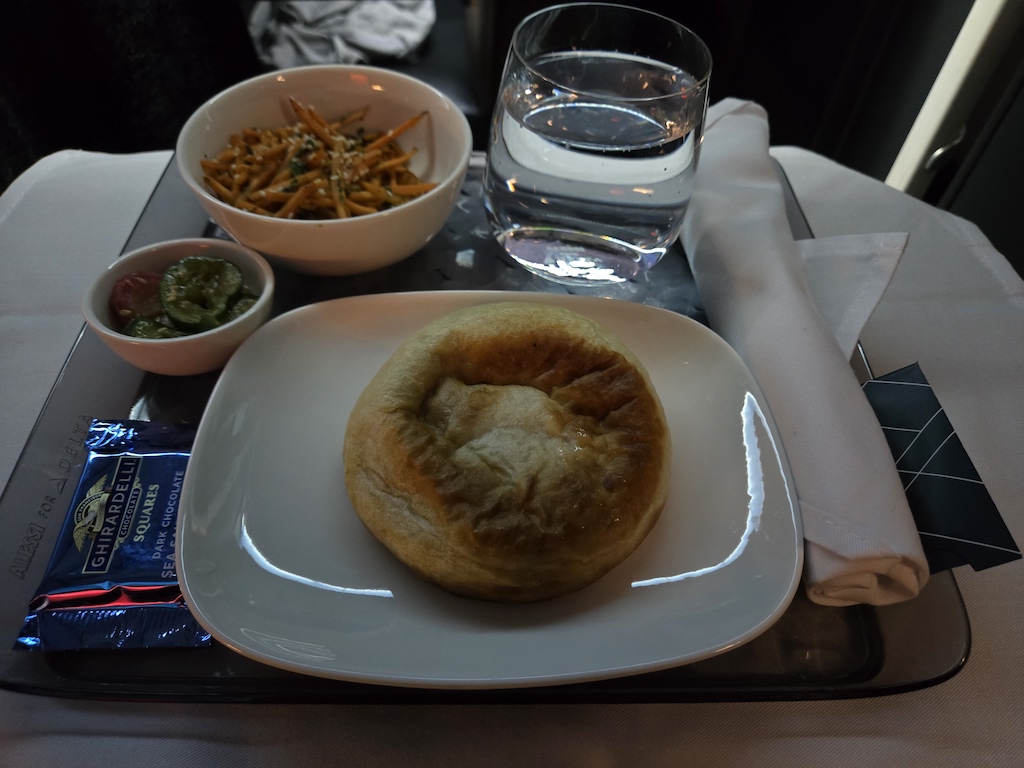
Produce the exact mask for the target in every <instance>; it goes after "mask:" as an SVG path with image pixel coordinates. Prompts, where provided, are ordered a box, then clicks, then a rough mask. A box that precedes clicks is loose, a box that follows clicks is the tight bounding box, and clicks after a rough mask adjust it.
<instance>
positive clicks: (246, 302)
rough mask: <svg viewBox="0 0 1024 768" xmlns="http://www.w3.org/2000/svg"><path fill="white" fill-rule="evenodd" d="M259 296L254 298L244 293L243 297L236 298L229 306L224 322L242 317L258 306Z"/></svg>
mask: <svg viewBox="0 0 1024 768" xmlns="http://www.w3.org/2000/svg"><path fill="white" fill-rule="evenodd" d="M258 298H259V297H258V296H253V295H252V294H251V293H243V294H242V295H241V296H237V297H235V299H234V300H233V301H232V302H231V304H230V306H228V311H227V314H226V315H225V316H224V322H225V323H226V322H229V321H231V320H234V319H235V318H236V317H241V316H242V315H244V314H245V313H246V312H248V311H249V310H250V309H252V308H253V306H255V304H256V299H258Z"/></svg>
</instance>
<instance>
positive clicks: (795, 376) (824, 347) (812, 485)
mask: <svg viewBox="0 0 1024 768" xmlns="http://www.w3.org/2000/svg"><path fill="white" fill-rule="evenodd" d="M905 237H906V236H905V235H903V234H897V235H889V236H886V235H877V236H866V239H864V238H863V237H859V236H858V237H853V238H830V239H828V240H817V241H802V242H801V243H800V244H799V245H798V244H797V243H796V242H795V241H794V239H793V236H792V232H791V230H790V228H789V224H788V221H787V219H786V215H785V204H784V198H783V194H782V187H781V182H780V180H779V177H778V175H777V173H776V171H775V169H774V167H773V166H772V163H771V159H770V157H769V154H768V117H767V114H766V113H765V111H764V110H763V109H762V108H761V107H760V106H758V105H756V104H753V103H751V102H744V101H739V100H736V99H727V100H725V101H722V102H719V103H718V104H716V105H714V106H713V107H712V108H711V109H710V110H709V112H708V121H707V127H706V129H705V137H704V143H703V146H702V148H701V155H700V162H699V165H698V168H697V181H696V187H695V190H694V194H693V199H692V201H691V203H690V208H689V211H688V212H687V215H686V221H685V223H684V225H683V231H682V234H681V238H682V242H683V245H684V248H685V250H686V252H687V255H688V258H689V260H690V266H691V268H692V270H693V274H694V278H695V280H696V282H697V287H698V290H699V292H700V295H701V298H702V300H703V304H704V309H705V311H706V312H707V316H708V322H709V324H710V325H711V327H712V328H713V329H714V330H715V331H716V332H717V333H718V334H719V335H721V336H722V337H723V338H724V339H725V340H726V341H728V342H729V344H731V345H732V346H733V348H734V349H735V350H736V351H737V352H738V353H739V355H740V356H741V357H742V358H743V359H744V361H745V362H746V364H747V366H748V367H749V368H750V369H751V371H752V372H753V374H754V376H755V377H756V378H757V381H758V383H759V385H760V387H761V389H762V391H763V392H764V395H765V398H766V399H767V401H768V406H769V408H770V409H771V413H772V415H773V417H774V419H775V422H776V424H777V425H778V429H779V433H780V436H781V439H782V443H783V446H784V447H785V451H786V455H787V457H788V459H789V463H790V467H791V469H792V472H793V478H794V482H795V483H796V491H797V497H798V499H799V504H800V512H801V516H802V518H803V528H804V539H805V567H804V584H805V588H806V590H807V594H808V596H809V597H810V599H811V600H813V601H814V602H816V603H820V604H823V605H835V606H841V605H852V604H855V603H869V604H872V605H886V604H889V603H894V602H899V601H902V600H907V599H910V598H912V597H914V596H916V595H917V593H918V592H919V591H920V589H921V588H922V587H923V586H924V584H925V583H926V581H927V579H928V564H927V561H926V560H925V557H924V553H923V551H922V548H921V541H920V538H919V536H918V534H917V530H916V527H915V525H914V520H913V516H912V515H911V512H910V509H909V507H908V505H907V500H906V496H905V495H904V492H903V487H902V485H901V483H900V480H899V476H898V473H897V471H896V467H895V464H894V462H893V459H892V454H891V452H890V450H889V447H888V444H887V443H886V440H885V437H884V435H883V434H882V430H881V427H879V425H878V421H877V419H876V418H875V416H874V413H873V412H872V410H871V407H870V405H869V404H868V402H867V400H866V399H865V397H864V394H863V392H862V391H861V388H860V386H859V384H858V382H857V379H856V376H855V375H854V373H853V370H852V368H851V367H850V363H849V359H850V352H851V351H852V347H853V345H854V344H855V343H856V338H857V334H859V332H860V330H861V328H862V327H863V324H864V322H866V320H867V318H868V316H869V315H870V313H871V311H872V310H873V308H874V306H875V304H877V302H878V300H879V299H880V298H881V295H882V292H883V291H884V289H885V286H886V285H887V284H888V280H889V278H890V277H891V275H892V271H893V270H894V269H895V264H896V260H897V259H898V256H899V254H900V253H902V245H900V239H901V238H902V240H903V241H904V242H905ZM844 253H845V256H844V255H843V254H844ZM805 267H806V270H807V274H805ZM808 275H811V276H812V277H811V279H809V278H808ZM811 285H814V286H815V294H817V298H818V300H819V301H821V302H822V303H823V305H825V308H826V310H827V316H828V318H829V320H830V321H831V322H832V324H833V326H834V327H835V329H836V331H838V332H839V333H840V334H841V336H842V339H841V341H838V342H837V338H836V335H835V333H834V332H833V331H832V330H831V329H830V328H829V327H828V324H827V323H826V319H825V317H824V316H823V313H822V312H820V311H819V309H818V307H817V306H816V304H815V296H814V294H812V291H811V287H810V286H811ZM826 297H827V298H826ZM833 302H835V304H833ZM841 345H842V346H841ZM844 347H846V349H844Z"/></svg>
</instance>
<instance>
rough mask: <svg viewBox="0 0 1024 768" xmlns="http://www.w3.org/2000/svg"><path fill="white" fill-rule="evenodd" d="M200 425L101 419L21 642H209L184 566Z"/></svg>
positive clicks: (55, 645) (58, 646)
mask: <svg viewBox="0 0 1024 768" xmlns="http://www.w3.org/2000/svg"><path fill="white" fill-rule="evenodd" d="M195 434H196V428H195V426H192V425H185V424H161V423H158V422H150V421H100V420H96V421H93V423H92V425H91V427H90V430H89V436H88V438H87V440H86V443H85V445H86V447H87V448H88V457H87V459H86V462H85V468H84V470H83V472H82V478H81V480H79V483H78V487H77V489H76V490H75V496H74V499H73V500H72V503H71V509H70V510H69V511H68V515H67V519H66V520H65V521H64V526H63V528H62V529H61V532H60V536H59V538H58V539H57V544H56V547H55V549H54V552H53V556H52V557H51V558H50V563H49V565H48V566H47V569H46V576H45V577H44V578H43V581H42V583H41V584H40V585H39V589H38V590H37V591H36V596H35V597H34V598H33V599H32V601H31V603H30V604H29V607H28V608H29V612H28V615H27V616H26V618H25V624H24V626H23V627H22V630H21V633H20V634H19V636H18V639H17V641H16V643H15V648H25V649H35V650H43V651H62V650H75V649H86V648H89V649H100V648H181V647H189V646H201V645H208V644H209V643H210V635H209V633H208V632H206V630H204V629H203V628H202V627H201V626H199V624H198V622H196V620H195V619H194V618H193V617H192V614H191V613H189V611H188V608H187V607H186V606H185V603H184V600H183V598H182V594H181V589H180V588H179V586H178V579H177V575H176V573H175V569H174V539H175V526H176V522H177V517H178V499H179V497H180V495H181V484H182V481H183V479H184V477H185V467H186V465H187V464H188V458H189V453H190V451H191V449H192V442H193V440H194V439H195Z"/></svg>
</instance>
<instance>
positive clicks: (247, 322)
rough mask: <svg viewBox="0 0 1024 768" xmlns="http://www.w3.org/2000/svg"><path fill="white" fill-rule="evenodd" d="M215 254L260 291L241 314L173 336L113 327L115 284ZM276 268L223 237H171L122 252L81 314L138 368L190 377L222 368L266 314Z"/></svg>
mask: <svg viewBox="0 0 1024 768" xmlns="http://www.w3.org/2000/svg"><path fill="white" fill-rule="evenodd" d="M195 254H203V255H207V256H218V257H220V258H222V259H227V260H228V261H230V262H232V263H233V264H235V265H236V266H237V267H238V268H239V269H240V270H242V279H243V284H244V285H245V287H246V289H247V290H249V291H251V292H252V293H255V294H258V295H259V299H258V300H257V301H256V304H255V305H254V306H253V307H252V308H251V309H250V310H249V311H248V312H246V313H245V314H244V315H242V316H241V317H238V318H236V319H234V320H232V321H231V322H229V323H225V324H224V325H222V326H220V327H219V328H214V329H213V330H212V331H204V332H202V333H196V334H192V335H190V336H181V337H178V338H173V339H137V338H134V337H132V336H125V335H124V334H123V333H119V332H118V331H117V330H116V327H117V326H116V325H115V323H114V318H113V313H112V312H111V310H110V293H111V291H112V290H113V288H114V285H115V284H116V283H117V281H118V280H120V279H121V278H122V277H124V276H125V275H129V274H131V273H132V272H163V271H164V270H165V269H166V268H167V267H169V266H171V265H172V264H174V263H175V262H177V261H179V260H180V259H183V258H185V257H186V256H192V255H195ZM273 301H274V271H273V270H272V269H271V268H270V265H269V264H268V263H267V261H266V259H264V258H263V257H262V256H260V255H259V254H258V253H256V252H255V251H253V250H252V249H250V248H246V247H244V246H241V245H238V244H237V243H231V242H227V241H225V240H213V239H204V238H200V239H190V240H169V241H167V242H163V243H157V244H156V245H150V246H147V247H145V248H140V249H139V250H137V251H132V252H131V253H126V254H125V255H124V256H122V257H121V258H119V259H118V260H117V261H115V262H114V263H113V264H111V265H110V266H109V267H107V269H106V271H105V272H103V274H101V275H100V276H99V277H98V278H96V280H94V281H93V283H92V285H91V286H90V287H89V290H88V291H87V292H86V294H85V298H84V299H83V301H82V314H83V315H85V321H86V322H87V323H88V324H89V327H91V328H92V329H93V330H94V331H95V332H96V333H97V335H99V337H100V338H101V339H102V340H103V342H104V343H105V344H106V345H107V346H108V347H110V348H111V349H112V350H113V351H114V352H116V353H117V354H118V355H119V356H120V357H122V358H124V359H125V360H127V361H128V362H129V363H131V364H132V365H134V366H136V367H137V368H141V369H142V370H144V371H150V372H152V373H163V374H167V375H171V376H189V375H193V374H198V373H206V372H208V371H215V370H217V369H218V368H222V367H223V366H224V364H225V363H226V362H227V361H228V359H229V358H230V357H231V355H232V354H234V352H235V350H236V349H238V347H239V346H240V345H241V344H242V342H243V341H245V340H246V339H247V338H248V337H249V336H250V335H251V334H252V332H253V331H255V330H256V329H257V328H259V327H260V326H261V325H263V323H265V322H266V321H267V319H268V318H269V317H270V310H271V307H272V305H273Z"/></svg>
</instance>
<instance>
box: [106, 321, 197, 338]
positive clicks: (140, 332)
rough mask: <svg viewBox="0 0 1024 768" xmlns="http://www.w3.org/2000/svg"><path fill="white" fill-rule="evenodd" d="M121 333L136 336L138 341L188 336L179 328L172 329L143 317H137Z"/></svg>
mask: <svg viewBox="0 0 1024 768" xmlns="http://www.w3.org/2000/svg"><path fill="white" fill-rule="evenodd" d="M121 333H123V334H125V335H126V336H134V337H135V338H137V339H176V338H177V337H179V336H185V335H186V334H185V333H184V332H183V331H179V330H178V329H177V328H171V326H169V325H164V324H163V323H161V322H159V321H157V320H153V319H152V318H149V317H142V316H139V317H136V318H135V319H133V320H132V321H131V322H130V323H128V325H126V326H125V327H124V330H123V331H121Z"/></svg>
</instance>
